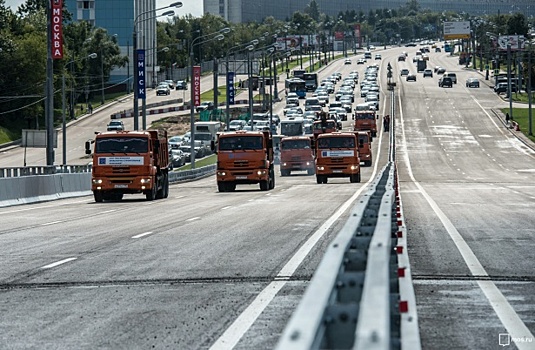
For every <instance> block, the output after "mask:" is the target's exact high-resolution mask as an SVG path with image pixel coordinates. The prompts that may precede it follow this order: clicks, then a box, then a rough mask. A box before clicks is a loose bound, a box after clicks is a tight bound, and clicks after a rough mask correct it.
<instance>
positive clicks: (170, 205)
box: [0, 63, 387, 349]
mask: <svg viewBox="0 0 535 350" xmlns="http://www.w3.org/2000/svg"><path fill="white" fill-rule="evenodd" d="M340 64H341V63H340ZM348 69H349V67H348ZM362 69H363V68H362ZM383 101H384V103H386V99H383ZM281 115H282V113H281ZM349 123H350V122H347V123H346V127H349ZM385 142H386V137H385V135H384V134H383V133H382V132H381V133H380V134H379V136H378V137H377V138H376V139H375V141H374V144H373V146H374V155H375V157H376V159H377V161H378V162H379V163H378V164H377V165H375V166H374V167H368V168H362V181H363V182H362V183H360V184H351V183H350V182H349V181H348V179H332V180H330V181H329V183H328V184H327V185H321V186H320V185H317V184H316V180H315V177H314V176H306V175H304V174H299V173H296V174H292V176H287V177H282V178H281V177H280V176H279V169H278V167H277V169H276V174H277V175H276V176H277V180H276V187H275V189H274V190H272V191H269V192H261V191H258V186H252V185H251V186H238V187H237V190H236V192H233V193H218V192H217V186H216V181H215V178H214V177H213V176H210V177H208V178H205V179H202V180H198V181H193V182H187V183H181V184H176V185H172V186H171V189H170V196H169V198H168V199H166V200H160V201H154V202H146V201H145V200H144V198H143V196H125V199H124V200H123V201H121V202H107V203H94V202H93V199H92V198H91V197H81V198H72V199H65V200H59V201H56V202H49V203H36V204H30V205H25V206H19V207H11V208H0V218H1V220H2V223H3V225H2V228H0V245H1V246H2V248H3V249H2V251H1V252H0V266H1V267H2V268H0V310H1V311H2V316H3V317H2V318H0V334H1V336H0V337H1V339H2V340H1V343H3V344H8V346H9V348H11V349H23V348H28V347H30V348H31V347H40V348H54V349H71V348H79V349H90V348H91V349H92V348H147V347H155V348H166V347H167V348H180V349H183V348H187V349H201V348H202V349H205V348H208V347H210V346H214V348H226V346H228V345H229V344H236V348H243V349H251V348H255V349H271V348H273V347H274V346H275V344H276V342H277V340H278V337H279V336H280V334H281V333H282V331H283V329H284V326H285V324H286V322H287V320H288V319H289V317H290V316H291V313H292V311H293V309H294V308H295V306H296V305H297V303H298V302H299V299H300V297H301V296H302V294H303V292H304V290H305V287H306V285H307V284H308V281H309V280H310V278H311V276H312V274H313V272H314V270H315V268H316V266H317V264H318V263H319V261H320V259H321V256H322V254H323V252H324V250H325V248H326V246H327V245H328V244H329V242H330V240H331V239H332V237H333V235H335V234H336V232H337V231H338V230H339V229H340V228H341V226H342V225H343V223H344V222H345V220H346V219H347V215H348V212H347V209H348V208H350V207H351V204H352V203H353V200H354V199H355V198H356V195H357V194H358V191H359V190H361V189H363V188H364V186H365V183H366V181H368V180H369V179H370V178H371V177H372V176H373V174H375V173H376V171H377V169H378V167H380V166H382V165H384V164H385V162H386V157H387V154H386V146H387V145H386V144H385ZM225 344H226V345H225Z"/></svg>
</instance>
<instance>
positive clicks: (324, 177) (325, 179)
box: [323, 175, 328, 184]
mask: <svg viewBox="0 0 535 350" xmlns="http://www.w3.org/2000/svg"><path fill="white" fill-rule="evenodd" d="M327 181H328V177H327V176H325V175H324V176H323V183H324V184H326V183H327Z"/></svg>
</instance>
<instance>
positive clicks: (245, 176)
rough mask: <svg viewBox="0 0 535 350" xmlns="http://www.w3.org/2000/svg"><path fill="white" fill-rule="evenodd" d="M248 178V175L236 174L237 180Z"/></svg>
mask: <svg viewBox="0 0 535 350" xmlns="http://www.w3.org/2000/svg"><path fill="white" fill-rule="evenodd" d="M245 179H247V175H238V176H236V180H245Z"/></svg>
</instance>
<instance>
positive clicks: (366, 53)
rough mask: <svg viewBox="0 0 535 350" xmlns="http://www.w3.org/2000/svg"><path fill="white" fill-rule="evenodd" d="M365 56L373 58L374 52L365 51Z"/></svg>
mask: <svg viewBox="0 0 535 350" xmlns="http://www.w3.org/2000/svg"><path fill="white" fill-rule="evenodd" d="M364 58H365V59H370V60H371V59H372V52H371V51H364Z"/></svg>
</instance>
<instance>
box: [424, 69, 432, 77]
mask: <svg viewBox="0 0 535 350" xmlns="http://www.w3.org/2000/svg"><path fill="white" fill-rule="evenodd" d="M425 77H431V78H432V77H433V71H432V70H431V69H424V78H425Z"/></svg>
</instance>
